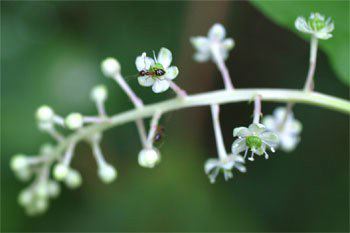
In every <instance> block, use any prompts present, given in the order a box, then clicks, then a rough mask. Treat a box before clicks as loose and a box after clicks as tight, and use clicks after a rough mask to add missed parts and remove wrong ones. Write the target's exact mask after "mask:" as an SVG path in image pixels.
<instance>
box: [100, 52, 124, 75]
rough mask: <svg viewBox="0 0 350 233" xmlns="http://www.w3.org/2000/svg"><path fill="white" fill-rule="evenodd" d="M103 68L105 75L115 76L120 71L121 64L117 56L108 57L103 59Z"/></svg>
mask: <svg viewBox="0 0 350 233" xmlns="http://www.w3.org/2000/svg"><path fill="white" fill-rule="evenodd" d="M101 69H102V72H103V74H104V75H105V76H107V77H113V76H114V75H116V74H118V73H120V64H119V62H118V61H117V60H116V59H115V58H112V57H108V58H106V59H105V60H103V61H102V63H101Z"/></svg>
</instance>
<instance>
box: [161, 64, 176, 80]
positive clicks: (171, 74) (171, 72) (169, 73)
mask: <svg viewBox="0 0 350 233" xmlns="http://www.w3.org/2000/svg"><path fill="white" fill-rule="evenodd" d="M178 74H179V69H178V68H177V67H176V66H170V67H169V68H168V69H166V71H165V75H164V77H165V78H166V79H168V80H173V79H174V78H176V77H177V75H178Z"/></svg>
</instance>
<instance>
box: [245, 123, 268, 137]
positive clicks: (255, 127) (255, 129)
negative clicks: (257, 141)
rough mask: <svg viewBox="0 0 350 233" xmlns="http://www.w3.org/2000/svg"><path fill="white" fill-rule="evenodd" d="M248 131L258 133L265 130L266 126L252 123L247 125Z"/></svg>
mask: <svg viewBox="0 0 350 233" xmlns="http://www.w3.org/2000/svg"><path fill="white" fill-rule="evenodd" d="M248 129H249V131H250V132H251V133H253V134H255V135H259V134H261V133H263V132H264V131H265V130H266V127H265V126H264V125H263V124H260V123H253V124H250V125H249V128H248Z"/></svg>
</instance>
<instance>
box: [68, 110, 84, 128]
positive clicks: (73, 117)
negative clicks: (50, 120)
mask: <svg viewBox="0 0 350 233" xmlns="http://www.w3.org/2000/svg"><path fill="white" fill-rule="evenodd" d="M64 123H65V125H66V126H67V127H68V129H71V130H75V129H79V128H80V127H82V126H83V123H84V122H83V116H82V115H81V114H80V113H71V114H69V115H68V116H67V117H66V119H65V120H64Z"/></svg>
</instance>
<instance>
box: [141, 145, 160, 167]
mask: <svg viewBox="0 0 350 233" xmlns="http://www.w3.org/2000/svg"><path fill="white" fill-rule="evenodd" d="M138 162H139V164H140V166H141V167H146V168H153V167H154V166H156V165H157V164H158V163H159V162H160V153H159V151H158V150H157V149H155V148H152V149H143V150H141V151H140V153H139V156H138Z"/></svg>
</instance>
